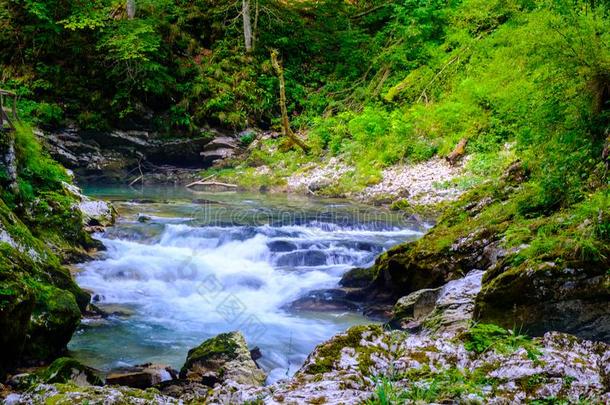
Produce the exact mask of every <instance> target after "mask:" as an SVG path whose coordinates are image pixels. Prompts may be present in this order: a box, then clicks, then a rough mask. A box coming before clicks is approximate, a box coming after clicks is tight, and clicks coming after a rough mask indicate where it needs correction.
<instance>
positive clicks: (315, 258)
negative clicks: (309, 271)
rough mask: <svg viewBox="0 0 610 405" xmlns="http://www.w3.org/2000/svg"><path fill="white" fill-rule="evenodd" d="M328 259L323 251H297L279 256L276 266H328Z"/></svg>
mask: <svg viewBox="0 0 610 405" xmlns="http://www.w3.org/2000/svg"><path fill="white" fill-rule="evenodd" d="M327 260H328V257H327V255H326V253H325V252H323V251H321V250H297V251H292V252H286V253H284V254H282V255H281V256H278V258H277V260H276V265H278V266H289V267H293V266H311V267H315V266H323V265H325V264H326V262H327Z"/></svg>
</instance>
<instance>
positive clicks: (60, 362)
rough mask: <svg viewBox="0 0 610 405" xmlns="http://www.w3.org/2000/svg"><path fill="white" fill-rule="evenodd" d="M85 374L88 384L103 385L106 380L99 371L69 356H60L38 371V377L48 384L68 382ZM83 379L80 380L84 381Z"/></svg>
mask: <svg viewBox="0 0 610 405" xmlns="http://www.w3.org/2000/svg"><path fill="white" fill-rule="evenodd" d="M78 376H83V377H84V378H85V380H86V381H87V383H88V384H91V385H103V384H104V381H103V380H102V379H101V378H100V376H99V375H98V373H97V372H96V371H95V370H94V369H92V368H90V367H87V366H84V365H82V364H81V363H79V362H78V361H77V360H75V359H72V358H69V357H60V358H59V359H57V360H55V361H54V362H53V363H51V364H50V365H49V366H48V367H46V368H45V369H43V370H42V371H40V372H39V373H38V378H39V379H40V381H41V382H44V383H46V384H55V383H67V382H70V381H74V380H75V379H76V378H78ZM82 382H83V381H79V383H82Z"/></svg>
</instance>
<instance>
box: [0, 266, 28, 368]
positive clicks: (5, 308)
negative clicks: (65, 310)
mask: <svg viewBox="0 0 610 405" xmlns="http://www.w3.org/2000/svg"><path fill="white" fill-rule="evenodd" d="M2 259H3V257H2V256H1V255H0V267H1V266H2V265H3V263H2ZM3 270H6V268H0V286H1V287H0V330H1V331H2V333H0V378H2V377H3V376H4V375H5V373H6V371H7V369H8V368H9V367H11V366H12V365H14V364H16V363H17V361H18V360H19V359H20V357H21V353H22V352H23V347H24V344H25V337H26V333H27V329H28V325H29V322H30V315H31V314H32V310H33V309H34V303H35V300H34V293H33V291H32V289H31V288H30V287H29V286H28V285H27V284H26V283H24V282H23V280H21V279H20V277H19V276H18V274H15V273H11V272H7V271H3Z"/></svg>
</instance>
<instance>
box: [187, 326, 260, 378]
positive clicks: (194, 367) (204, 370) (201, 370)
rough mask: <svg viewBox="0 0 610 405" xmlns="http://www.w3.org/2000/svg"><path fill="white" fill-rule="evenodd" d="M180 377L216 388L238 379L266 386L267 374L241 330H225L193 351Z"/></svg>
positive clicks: (189, 354) (190, 351) (190, 352)
mask: <svg viewBox="0 0 610 405" xmlns="http://www.w3.org/2000/svg"><path fill="white" fill-rule="evenodd" d="M180 378H186V379H188V380H190V381H194V382H198V383H202V384H205V385H208V386H210V387H213V386H214V385H215V384H217V383H222V382H225V381H234V382H236V383H239V384H249V385H262V384H263V383H264V382H265V379H266V375H265V373H264V372H263V371H262V370H260V369H259V368H258V367H257V366H256V363H255V362H254V360H252V356H251V355H250V351H249V350H248V346H247V344H246V340H245V339H244V337H243V335H242V334H241V333H239V332H230V333H222V334H220V335H218V336H216V337H214V338H211V339H208V340H206V341H205V342H203V343H202V344H201V345H200V346H198V347H196V348H194V349H191V350H189V352H188V355H187V358H186V363H185V364H184V366H183V367H182V370H180Z"/></svg>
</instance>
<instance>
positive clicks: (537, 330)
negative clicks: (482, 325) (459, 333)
mask: <svg viewBox="0 0 610 405" xmlns="http://www.w3.org/2000/svg"><path fill="white" fill-rule="evenodd" d="M608 285H610V274H609V273H608V272H607V267H604V266H602V265H600V264H599V263H586V262H581V263H561V264H558V263H553V262H549V263H543V264H538V265H532V264H530V263H529V262H525V263H523V264H522V265H520V266H516V267H513V266H512V265H511V264H510V257H508V258H506V259H505V260H504V262H503V263H501V264H500V265H498V266H496V268H495V269H494V270H493V271H490V272H489V273H488V274H486V276H485V277H484V279H483V288H482V290H481V293H480V294H479V295H478V296H477V299H476V307H475V315H476V318H477V319H479V320H481V321H483V322H492V323H496V324H498V325H502V326H505V327H512V326H513V325H519V326H520V327H521V328H523V330H524V331H526V332H528V333H530V334H533V335H537V336H540V335H543V334H544V333H546V332H547V331H551V330H556V331H562V332H567V333H572V334H574V335H576V336H579V337H582V338H586V339H592V340H601V341H604V342H610V290H609V289H608Z"/></svg>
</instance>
